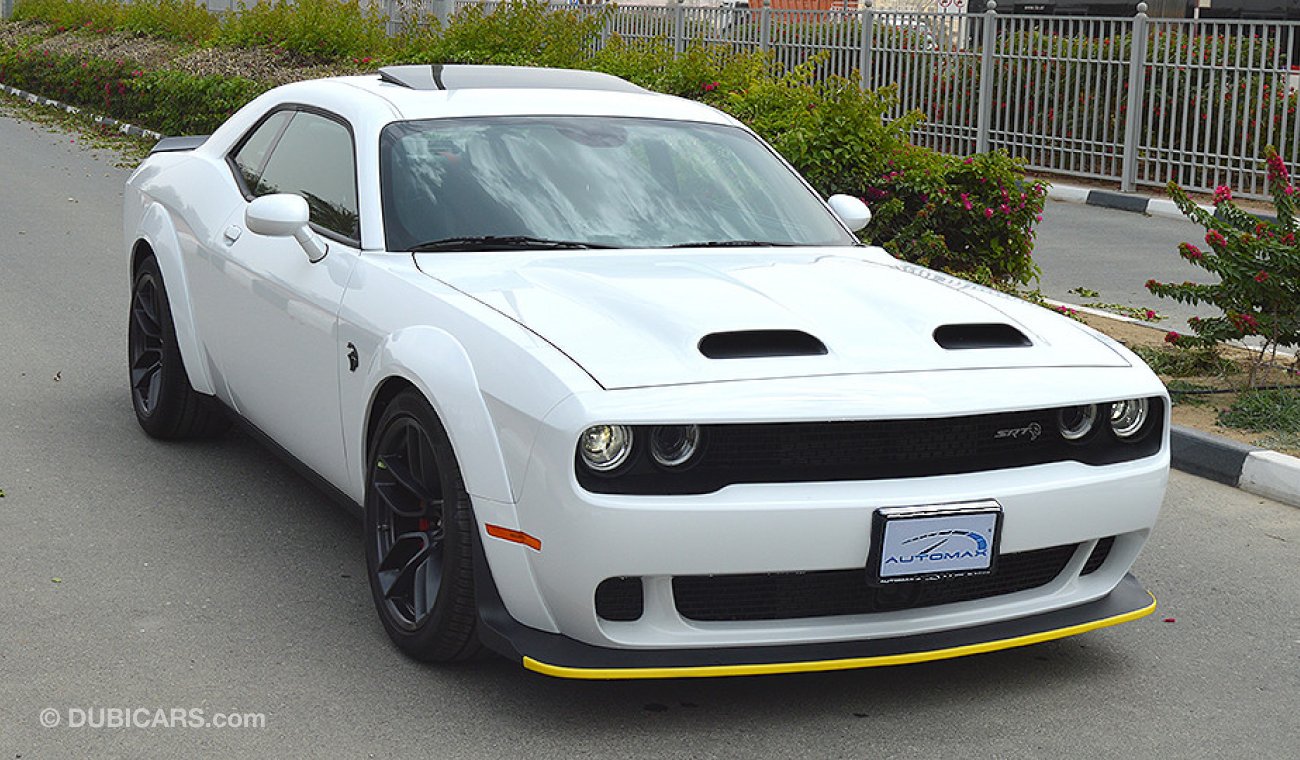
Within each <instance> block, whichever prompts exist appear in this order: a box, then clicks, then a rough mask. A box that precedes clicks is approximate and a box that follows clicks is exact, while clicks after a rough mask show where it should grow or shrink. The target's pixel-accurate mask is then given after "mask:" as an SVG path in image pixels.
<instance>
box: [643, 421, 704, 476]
mask: <svg viewBox="0 0 1300 760" xmlns="http://www.w3.org/2000/svg"><path fill="white" fill-rule="evenodd" d="M699 449H700V426H699V425H660V426H659V427H656V428H655V429H654V430H652V431H651V432H650V456H652V457H654V460H655V461H656V462H658V463H659V464H661V465H663V466H664V467H679V466H681V465H683V464H686V463H687V462H688V461H690V459H691V457H693V456H695V452H697V451H699Z"/></svg>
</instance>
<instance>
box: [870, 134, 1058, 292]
mask: <svg viewBox="0 0 1300 760" xmlns="http://www.w3.org/2000/svg"><path fill="white" fill-rule="evenodd" d="M888 164H889V166H888V169H887V171H886V172H885V173H884V174H883V175H880V176H879V178H878V180H877V181H876V182H874V183H870V184H869V186H868V187H867V188H866V189H865V191H864V193H865V196H864V197H865V198H866V199H867V200H868V201H870V202H872V210H873V212H874V213H875V219H874V220H873V221H872V223H871V224H870V225H869V226H868V227H867V229H866V232H867V233H868V234H869V235H870V239H871V240H872V242H875V243H877V244H879V245H883V246H884V247H885V248H886V249H887V250H889V252H890V253H893V254H894V255H895V256H899V257H900V258H904V259H907V260H909V261H915V262H916V263H918V264H922V265H924V266H927V267H932V268H935V269H942V270H944V271H946V272H951V273H953V274H957V275H960V276H962V277H966V278H968V279H972V280H975V281H977V282H980V283H983V284H986V285H999V284H1008V285H1009V284H1019V285H1028V284H1030V283H1031V282H1033V281H1034V280H1035V279H1037V278H1038V275H1039V271H1040V270H1039V268H1038V265H1037V264H1035V263H1034V260H1033V250H1034V225H1035V223H1037V222H1038V221H1041V219H1042V211H1043V202H1044V201H1045V200H1046V198H1047V184H1046V183H1044V182H1042V181H1040V180H1036V179H1030V178H1028V177H1026V176H1025V172H1024V167H1023V165H1022V162H1021V161H1019V160H1017V159H1013V158H1010V157H1009V156H1007V155H1006V154H1005V153H1003V152H1001V151H995V152H993V153H985V154H978V155H974V156H969V157H966V158H959V157H957V156H949V155H946V154H943V153H936V152H934V151H930V150H926V149H924V148H918V147H916V146H912V145H907V146H903V147H902V148H900V149H899V150H898V151H897V152H896V153H895V154H894V155H893V157H892V158H891V159H890V161H889V162H888Z"/></svg>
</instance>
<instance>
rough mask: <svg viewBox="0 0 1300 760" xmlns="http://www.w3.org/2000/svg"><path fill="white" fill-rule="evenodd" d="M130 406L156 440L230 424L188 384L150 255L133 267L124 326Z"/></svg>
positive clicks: (210, 400) (164, 293)
mask: <svg viewBox="0 0 1300 760" xmlns="http://www.w3.org/2000/svg"><path fill="white" fill-rule="evenodd" d="M126 344H127V345H126V349H127V360H128V362H129V369H130V376H129V377H130V384H131V406H132V407H133V408H134V409H135V418H136V421H138V422H139V423H140V427H141V428H143V429H144V431H145V432H146V433H148V434H149V435H151V436H153V437H154V438H164V439H179V438H205V437H210V436H214V435H218V434H220V433H222V432H224V431H225V430H226V428H228V427H230V419H229V417H228V416H227V415H226V411H225V409H224V408H223V407H222V406H221V405H220V404H219V403H217V401H216V399H214V398H212V397H211V396H205V395H203V394H201V393H198V392H196V391H195V390H194V388H193V387H191V386H190V379H189V375H187V374H186V372H185V363H184V361H183V360H182V358H181V352H180V346H179V344H178V343H177V340H176V324H175V323H174V322H173V321H172V311H171V304H170V303H169V302H168V300H167V288H166V287H164V285H163V278H162V271H161V270H160V269H159V267H158V261H157V259H155V258H154V257H153V256H148V257H146V258H145V259H144V260H143V261H141V262H140V265H139V266H138V267H137V268H136V272H135V278H134V280H133V281H132V284H131V313H130V321H129V323H128V324H127V330H126Z"/></svg>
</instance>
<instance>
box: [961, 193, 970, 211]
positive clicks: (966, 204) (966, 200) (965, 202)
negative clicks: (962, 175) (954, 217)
mask: <svg viewBox="0 0 1300 760" xmlns="http://www.w3.org/2000/svg"><path fill="white" fill-rule="evenodd" d="M960 197H961V207H962V208H964V209H966V210H967V211H970V210H971V205H970V196H969V195H967V194H966V193H962V194H961V196H960Z"/></svg>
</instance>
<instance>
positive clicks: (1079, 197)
mask: <svg viewBox="0 0 1300 760" xmlns="http://www.w3.org/2000/svg"><path fill="white" fill-rule="evenodd" d="M1047 197H1048V198H1050V199H1052V200H1054V201H1064V202H1066V203H1084V204H1087V205H1089V206H1101V207H1102V208H1113V209H1117V210H1119V211H1134V212H1137V213H1139V214H1146V215H1148V216H1163V217H1167V218H1169V219H1182V218H1183V212H1181V211H1179V210H1178V206H1177V205H1175V204H1174V202H1173V201H1171V200H1169V199H1168V198H1152V197H1150V196H1146V195H1138V194H1137V193H1120V192H1116V191H1114V190H1093V189H1090V188H1086V187H1075V186H1073V185H1057V184H1051V185H1049V186H1048V188H1047ZM1196 205H1197V206H1199V207H1200V208H1201V209H1202V210H1203V211H1205V212H1206V213H1208V214H1211V215H1213V214H1214V213H1215V210H1214V206H1208V205H1206V204H1204V203H1198V204H1196ZM1252 213H1253V212H1252ZM1255 216H1257V217H1259V218H1260V219H1263V220H1264V221H1267V222H1273V223H1276V222H1277V217H1275V216H1273V215H1271V214H1255Z"/></svg>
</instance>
